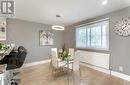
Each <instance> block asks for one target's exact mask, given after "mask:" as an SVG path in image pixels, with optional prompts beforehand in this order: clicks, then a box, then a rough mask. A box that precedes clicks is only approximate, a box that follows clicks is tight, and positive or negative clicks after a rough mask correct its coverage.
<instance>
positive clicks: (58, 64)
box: [51, 48, 66, 71]
mask: <svg viewBox="0 0 130 85" xmlns="http://www.w3.org/2000/svg"><path fill="white" fill-rule="evenodd" d="M65 65H66V63H65V62H63V61H62V60H60V59H59V58H58V52H57V48H51V66H52V71H61V70H63V68H64V66H65Z"/></svg>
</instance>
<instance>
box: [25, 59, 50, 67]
mask: <svg viewBox="0 0 130 85" xmlns="http://www.w3.org/2000/svg"><path fill="white" fill-rule="evenodd" d="M49 62H50V59H48V60H43V61H37V62H32V63H26V64H24V65H23V66H22V68H27V67H30V66H34V65H40V64H45V63H49Z"/></svg>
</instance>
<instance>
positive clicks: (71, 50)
mask: <svg viewBox="0 0 130 85" xmlns="http://www.w3.org/2000/svg"><path fill="white" fill-rule="evenodd" d="M69 55H70V56H71V58H72V59H73V58H74V48H69Z"/></svg>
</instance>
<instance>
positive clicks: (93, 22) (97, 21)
mask: <svg viewBox="0 0 130 85" xmlns="http://www.w3.org/2000/svg"><path fill="white" fill-rule="evenodd" d="M106 20H109V18H104V19H100V20H96V21H92V22H89V23H85V24H81V25H77V26H75V27H76V28H77V27H82V26H86V25H91V24H95V23H99V22H102V21H106Z"/></svg>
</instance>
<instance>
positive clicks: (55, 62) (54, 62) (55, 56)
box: [51, 48, 58, 68]
mask: <svg viewBox="0 0 130 85" xmlns="http://www.w3.org/2000/svg"><path fill="white" fill-rule="evenodd" d="M51 56H52V58H51V62H52V66H53V67H54V68H58V54H57V48H51Z"/></svg>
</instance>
